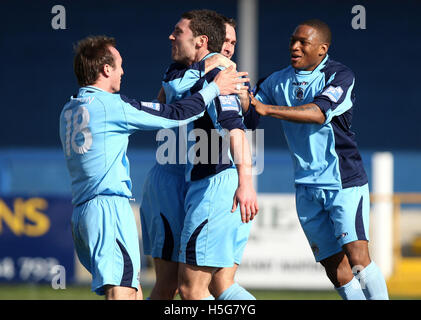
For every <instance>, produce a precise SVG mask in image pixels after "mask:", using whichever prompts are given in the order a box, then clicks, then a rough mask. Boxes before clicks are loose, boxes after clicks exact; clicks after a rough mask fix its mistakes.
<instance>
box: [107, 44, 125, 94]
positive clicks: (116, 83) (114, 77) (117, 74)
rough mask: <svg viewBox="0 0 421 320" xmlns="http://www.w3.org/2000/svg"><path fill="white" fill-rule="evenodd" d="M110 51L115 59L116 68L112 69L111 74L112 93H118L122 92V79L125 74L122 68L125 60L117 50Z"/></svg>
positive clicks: (111, 49)
mask: <svg viewBox="0 0 421 320" xmlns="http://www.w3.org/2000/svg"><path fill="white" fill-rule="evenodd" d="M110 51H111V54H112V55H113V57H114V68H113V67H111V74H110V83H111V91H112V92H118V91H120V84H121V77H122V76H123V74H124V71H123V67H122V64H123V59H122V58H121V55H120V53H119V52H118V50H117V49H116V48H114V47H110Z"/></svg>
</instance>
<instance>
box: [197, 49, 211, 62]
mask: <svg viewBox="0 0 421 320" xmlns="http://www.w3.org/2000/svg"><path fill="white" fill-rule="evenodd" d="M209 53H210V51H209V50H208V49H200V50H199V51H197V53H196V57H195V59H194V60H195V61H194V62H199V61H201V60H202V59H203V58H204V57H206V56H207V55H208V54H209Z"/></svg>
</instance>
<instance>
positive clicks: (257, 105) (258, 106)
mask: <svg viewBox="0 0 421 320" xmlns="http://www.w3.org/2000/svg"><path fill="white" fill-rule="evenodd" d="M249 97H250V104H251V105H252V106H254V108H255V109H256V112H257V113H258V114H260V115H261V116H266V115H267V110H266V107H265V105H264V104H263V103H261V102H260V101H259V100H257V99H256V98H255V97H254V94H253V92H250V93H249Z"/></svg>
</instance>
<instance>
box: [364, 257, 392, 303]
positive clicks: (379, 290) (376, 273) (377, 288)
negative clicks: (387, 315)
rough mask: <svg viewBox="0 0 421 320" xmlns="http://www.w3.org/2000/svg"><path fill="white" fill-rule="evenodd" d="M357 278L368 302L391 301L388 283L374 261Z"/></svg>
mask: <svg viewBox="0 0 421 320" xmlns="http://www.w3.org/2000/svg"><path fill="white" fill-rule="evenodd" d="M357 278H358V279H359V280H360V284H361V288H362V289H363V292H364V294H365V296H366V298H367V300H389V295H388V293H387V286H386V281H385V280H384V277H383V274H382V272H381V270H380V269H379V267H378V266H377V265H376V264H375V263H374V261H371V263H370V264H369V265H368V266H367V267H365V268H364V269H363V270H361V271H360V273H359V274H358V275H357Z"/></svg>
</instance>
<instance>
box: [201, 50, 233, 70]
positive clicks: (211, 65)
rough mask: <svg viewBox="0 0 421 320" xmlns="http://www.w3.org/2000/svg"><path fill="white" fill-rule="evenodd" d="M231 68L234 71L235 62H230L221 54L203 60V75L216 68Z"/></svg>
mask: <svg viewBox="0 0 421 320" xmlns="http://www.w3.org/2000/svg"><path fill="white" fill-rule="evenodd" d="M231 66H232V67H233V68H234V70H235V69H237V65H236V64H235V62H233V61H231V60H230V59H228V58H227V57H224V56H223V55H222V54H220V53H217V54H214V55H213V56H211V57H209V58H207V59H206V60H205V73H208V72H209V71H211V70H213V69H215V68H216V67H224V68H229V67H231Z"/></svg>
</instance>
